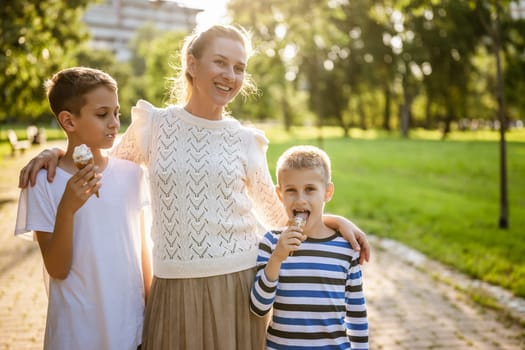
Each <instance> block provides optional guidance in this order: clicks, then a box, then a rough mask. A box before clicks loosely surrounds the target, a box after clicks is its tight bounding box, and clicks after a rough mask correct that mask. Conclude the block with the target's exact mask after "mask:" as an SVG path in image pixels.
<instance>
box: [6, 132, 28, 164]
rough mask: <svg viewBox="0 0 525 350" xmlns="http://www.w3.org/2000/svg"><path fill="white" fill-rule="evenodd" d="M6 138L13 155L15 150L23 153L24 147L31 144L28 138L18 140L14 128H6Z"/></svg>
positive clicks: (26, 147)
mask: <svg viewBox="0 0 525 350" xmlns="http://www.w3.org/2000/svg"><path fill="white" fill-rule="evenodd" d="M7 138H8V139H9V144H10V145H11V156H12V157H14V156H15V154H16V152H17V151H19V152H20V153H24V152H25V150H26V149H28V148H29V147H30V146H31V142H29V140H21V141H19V140H18V137H17V136H16V133H15V131H14V130H12V129H9V130H7Z"/></svg>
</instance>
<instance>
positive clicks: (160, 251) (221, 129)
mask: <svg viewBox="0 0 525 350" xmlns="http://www.w3.org/2000/svg"><path fill="white" fill-rule="evenodd" d="M132 118H133V121H132V124H131V125H130V127H129V128H128V130H127V131H126V133H125V134H124V135H123V137H122V140H121V141H120V143H119V144H118V145H117V146H116V147H115V149H114V150H113V154H114V155H115V156H117V157H120V158H125V159H129V160H132V161H134V162H136V163H140V164H144V165H146V167H147V169H148V175H149V180H150V188H151V202H152V213H153V220H152V231H151V232H152V240H153V243H154V247H153V269H154V273H155V275H156V276H158V277H162V278H187V277H205V276H212V275H220V274H225V273H232V272H237V271H242V270H245V269H248V268H251V267H254V266H255V263H256V258H257V248H258V242H259V238H260V237H259V235H258V231H259V230H258V227H257V219H259V221H260V223H261V224H262V225H263V226H265V228H271V227H278V226H282V225H284V224H285V223H286V221H287V219H286V213H285V211H284V209H283V207H282V205H281V203H280V201H279V199H278V197H277V195H276V193H275V190H274V185H273V182H272V178H271V176H270V173H269V170H268V165H267V161H266V149H267V147H268V140H267V139H266V137H265V136H264V133H263V132H262V131H260V130H257V129H254V128H248V127H245V126H243V125H241V124H240V123H239V122H238V121H237V120H235V119H233V118H224V119H222V120H219V121H210V120H207V119H203V118H198V117H196V116H194V115H192V114H190V113H188V112H187V111H186V110H185V109H184V108H182V107H181V106H169V107H167V108H155V107H153V106H152V105H151V104H149V103H148V102H146V101H142V100H141V101H139V102H138V103H137V106H135V107H134V108H133V109H132Z"/></svg>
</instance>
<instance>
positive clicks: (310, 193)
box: [250, 146, 368, 349]
mask: <svg viewBox="0 0 525 350" xmlns="http://www.w3.org/2000/svg"><path fill="white" fill-rule="evenodd" d="M276 172H277V186H276V191H277V194H278V195H279V198H280V199H281V201H282V203H283V205H284V207H285V208H286V211H287V213H288V215H289V217H290V218H299V219H301V220H296V221H291V224H290V226H289V227H287V228H285V229H284V230H282V231H270V232H267V233H266V234H265V235H264V238H263V239H262V241H261V243H260V245H259V254H258V257H257V275H256V278H255V282H254V285H253V288H252V292H251V296H250V308H251V310H252V312H254V313H255V314H257V315H259V316H264V315H266V314H267V313H268V312H269V311H270V310H271V309H272V308H273V315H272V320H271V322H270V325H269V328H268V332H267V335H266V348H267V349H368V319H367V314H366V306H365V298H364V294H363V285H362V275H361V267H360V265H359V252H356V251H354V250H353V249H352V247H351V246H350V244H349V243H348V242H347V241H346V240H345V239H344V238H343V237H342V236H341V234H340V233H339V232H337V231H334V230H332V229H331V228H329V227H328V226H326V225H324V224H323V220H322V215H323V212H324V206H325V203H326V202H328V201H329V200H330V199H331V198H332V196H333V192H334V185H333V183H332V182H331V174H330V173H331V170H330V158H329V157H328V155H327V154H326V153H325V152H324V151H322V150H320V149H319V148H317V147H314V146H295V147H292V148H290V149H288V150H287V151H286V152H284V153H283V154H282V155H281V157H280V158H279V160H278V161H277V170H276ZM301 221H305V224H304V226H303V227H302V228H301V227H299V226H301V225H298V224H297V222H301Z"/></svg>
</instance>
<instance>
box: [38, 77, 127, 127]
mask: <svg viewBox="0 0 525 350" xmlns="http://www.w3.org/2000/svg"><path fill="white" fill-rule="evenodd" d="M99 86H105V87H107V88H109V89H111V90H112V91H117V82H116V81H115V79H113V77H111V76H110V75H109V74H108V73H106V72H103V71H101V70H98V69H94V68H89V67H72V68H67V69H64V70H61V71H59V72H58V73H55V74H54V75H53V76H52V77H51V78H50V79H48V80H46V81H45V82H44V88H45V90H46V95H47V99H48V100H49V106H50V107H51V110H52V111H53V113H54V114H55V116H57V117H58V115H59V114H60V112H62V111H64V110H66V111H69V112H70V113H73V114H75V115H78V114H80V110H81V109H82V107H83V106H84V104H85V103H86V101H85V99H84V95H86V94H87V93H89V92H91V91H92V90H94V89H96V88H98V87H99Z"/></svg>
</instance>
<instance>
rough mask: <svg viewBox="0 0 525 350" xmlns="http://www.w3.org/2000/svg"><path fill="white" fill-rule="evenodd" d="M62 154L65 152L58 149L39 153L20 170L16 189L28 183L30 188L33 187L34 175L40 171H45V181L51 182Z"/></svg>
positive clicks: (49, 149)
mask: <svg viewBox="0 0 525 350" xmlns="http://www.w3.org/2000/svg"><path fill="white" fill-rule="evenodd" d="M64 154H65V152H64V151H63V150H61V149H60V148H48V149H45V150H43V151H42V152H40V153H39V154H38V155H37V156H36V157H34V158H33V159H31V160H30V161H29V163H27V164H26V166H25V167H23V168H22V170H20V175H19V178H18V187H20V188H25V187H27V185H28V184H29V183H31V186H34V185H35V183H36V174H38V171H39V170H40V169H47V181H49V182H53V179H54V178H55V173H56V168H57V165H58V159H59V158H60V157H61V156H63V155H64Z"/></svg>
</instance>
